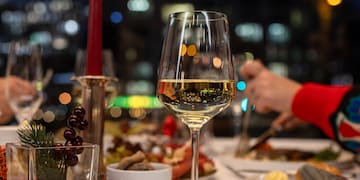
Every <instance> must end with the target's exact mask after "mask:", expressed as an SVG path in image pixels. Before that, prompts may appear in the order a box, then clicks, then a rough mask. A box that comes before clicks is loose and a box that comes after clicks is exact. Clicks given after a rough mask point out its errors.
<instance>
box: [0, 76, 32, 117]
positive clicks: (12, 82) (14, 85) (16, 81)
mask: <svg viewBox="0 0 360 180" xmlns="http://www.w3.org/2000/svg"><path fill="white" fill-rule="evenodd" d="M7 78H8V79H7ZM7 78H0V102H3V103H0V124H6V123H7V122H8V121H9V120H10V118H11V117H12V116H13V114H14V112H13V111H12V109H11V107H10V105H9V103H7V102H8V100H7V97H6V91H7V87H6V86H7V84H8V83H9V84H8V85H9V86H10V89H9V91H11V92H14V94H19V95H20V94H36V90H35V89H34V87H33V86H32V85H31V84H30V83H29V82H27V81H24V80H22V79H20V78H18V77H15V76H11V77H7Z"/></svg>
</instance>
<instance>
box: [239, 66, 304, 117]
mask: <svg viewBox="0 0 360 180" xmlns="http://www.w3.org/2000/svg"><path fill="white" fill-rule="evenodd" d="M240 74H241V76H243V77H244V78H246V79H249V80H248V81H247V87H246V89H245V95H246V96H247V97H248V99H249V101H250V103H252V104H255V106H256V108H255V111H257V112H259V113H267V112H271V111H276V112H280V113H282V112H291V104H292V101H293V98H294V96H295V94H296V93H297V91H298V90H299V89H300V88H301V86H302V85H301V84H300V83H298V82H295V81H293V80H291V79H288V78H285V77H282V76H279V75H277V74H275V73H273V72H271V71H269V70H268V69H267V68H266V67H265V66H264V65H263V64H262V63H261V62H260V61H259V60H255V61H248V62H247V63H245V64H244V65H243V66H242V67H241V69H240Z"/></svg>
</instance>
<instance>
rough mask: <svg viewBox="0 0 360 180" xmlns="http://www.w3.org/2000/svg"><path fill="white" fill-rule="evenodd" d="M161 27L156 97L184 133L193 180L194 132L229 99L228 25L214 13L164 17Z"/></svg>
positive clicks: (231, 93)
mask: <svg viewBox="0 0 360 180" xmlns="http://www.w3.org/2000/svg"><path fill="white" fill-rule="evenodd" d="M167 26H168V27H167V35H166V36H165V39H164V42H163V49H162V55H161V61H160V66H159V69H158V70H159V72H158V73H159V74H158V85H157V96H158V98H159V100H160V102H161V103H162V104H164V106H165V107H166V108H168V109H169V110H170V111H171V112H173V113H174V114H175V115H176V116H177V117H178V118H179V119H181V120H182V122H183V123H184V124H186V125H187V126H188V127H189V129H190V135H191V146H192V167H191V179H192V180H195V179H198V175H199V173H198V156H199V151H198V149H199V135H200V130H201V128H202V127H203V125H204V124H206V122H208V121H209V120H210V119H211V118H212V117H214V116H215V115H217V114H218V113H220V112H221V111H223V110H224V109H225V108H227V107H228V106H229V105H230V103H231V101H232V99H233V97H234V95H235V87H234V69H233V63H232V59H231V52H230V43H229V28H228V20H227V16H226V15H225V14H223V13H220V12H212V11H194V12H178V13H173V14H170V16H169V21H168V25H167Z"/></svg>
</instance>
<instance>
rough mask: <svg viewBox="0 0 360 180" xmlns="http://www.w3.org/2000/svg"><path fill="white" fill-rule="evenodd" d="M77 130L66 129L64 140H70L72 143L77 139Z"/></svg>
mask: <svg viewBox="0 0 360 180" xmlns="http://www.w3.org/2000/svg"><path fill="white" fill-rule="evenodd" d="M75 134H76V133H75V130H74V129H65V131H64V138H65V139H66V140H69V141H71V140H72V139H74V138H75Z"/></svg>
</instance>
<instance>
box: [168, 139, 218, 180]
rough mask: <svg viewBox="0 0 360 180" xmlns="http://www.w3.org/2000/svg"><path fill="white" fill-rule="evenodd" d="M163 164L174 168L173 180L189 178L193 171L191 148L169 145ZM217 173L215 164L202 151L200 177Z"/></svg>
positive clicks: (187, 145)
mask: <svg viewBox="0 0 360 180" xmlns="http://www.w3.org/2000/svg"><path fill="white" fill-rule="evenodd" d="M165 149H166V150H165V151H166V154H165V156H164V158H163V162H164V163H166V164H170V165H172V167H173V179H182V178H189V177H190V171H191V147H190V144H189V143H186V144H185V145H181V146H179V145H168V146H167V147H166V148H165ZM215 172H216V168H215V163H214V162H213V161H212V160H211V159H210V158H209V157H207V156H206V155H205V154H204V153H202V152H201V151H200V152H199V176H200V177H201V176H208V175H210V174H213V173H215Z"/></svg>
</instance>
